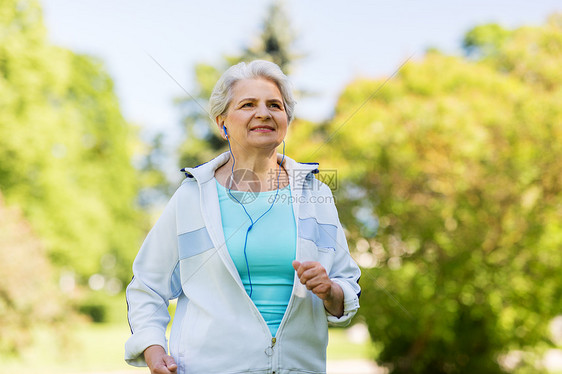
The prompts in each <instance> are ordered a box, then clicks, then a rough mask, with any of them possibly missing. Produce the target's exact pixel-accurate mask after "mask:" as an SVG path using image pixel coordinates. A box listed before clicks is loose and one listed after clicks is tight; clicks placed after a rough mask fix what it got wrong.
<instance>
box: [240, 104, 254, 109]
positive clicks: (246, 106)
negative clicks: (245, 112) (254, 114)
mask: <svg viewBox="0 0 562 374" xmlns="http://www.w3.org/2000/svg"><path fill="white" fill-rule="evenodd" d="M252 106H253V103H244V104H242V108H249V107H252Z"/></svg>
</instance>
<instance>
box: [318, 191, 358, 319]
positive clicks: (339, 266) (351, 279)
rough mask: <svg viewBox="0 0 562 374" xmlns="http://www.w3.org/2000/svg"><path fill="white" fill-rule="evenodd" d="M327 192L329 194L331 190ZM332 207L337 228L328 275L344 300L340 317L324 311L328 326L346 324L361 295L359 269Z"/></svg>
mask: <svg viewBox="0 0 562 374" xmlns="http://www.w3.org/2000/svg"><path fill="white" fill-rule="evenodd" d="M326 188H327V186H326ZM328 191H329V188H328ZM329 193H330V196H331V191H330V192H329ZM331 201H333V200H331ZM332 208H333V213H332V214H334V215H335V217H336V221H337V230H336V238H335V239H336V248H335V258H334V263H333V265H332V268H331V270H330V274H329V277H330V279H331V280H332V281H333V282H335V283H337V284H338V285H339V286H340V287H341V288H342V290H343V295H344V300H343V315H342V316H341V317H339V318H338V317H336V316H333V315H331V314H330V313H328V311H326V316H327V318H328V325H330V326H347V325H349V323H350V322H351V319H352V318H353V316H355V314H356V313H357V311H358V310H359V296H360V295H361V287H359V278H360V277H361V270H360V269H359V266H357V264H356V263H355V261H354V260H353V258H352V257H351V254H350V253H349V247H348V245H347V239H346V237H345V233H344V231H343V228H342V225H341V223H340V221H339V218H338V212H337V209H336V206H335V205H332Z"/></svg>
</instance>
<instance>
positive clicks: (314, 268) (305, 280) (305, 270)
mask: <svg viewBox="0 0 562 374" xmlns="http://www.w3.org/2000/svg"><path fill="white" fill-rule="evenodd" d="M293 268H294V269H295V271H296V272H297V276H298V278H299V280H300V282H301V283H302V284H304V285H305V286H306V288H307V289H309V290H310V291H312V292H313V293H314V294H315V295H316V296H318V297H319V298H321V299H323V300H325V299H327V298H328V297H330V295H331V289H332V280H331V279H330V277H329V276H328V274H327V273H326V269H324V267H323V266H322V265H321V264H320V263H319V262H316V261H305V262H298V261H293Z"/></svg>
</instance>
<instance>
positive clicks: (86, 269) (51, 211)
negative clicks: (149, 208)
mask: <svg viewBox="0 0 562 374" xmlns="http://www.w3.org/2000/svg"><path fill="white" fill-rule="evenodd" d="M0 30H1V32H0V189H1V190H2V192H3V194H4V196H5V200H6V202H7V203H8V204H10V205H17V206H19V207H21V209H22V211H23V213H24V215H25V218H26V219H27V220H28V221H29V222H30V224H31V225H32V227H33V229H34V231H35V232H36V234H37V235H38V236H39V237H40V238H41V240H42V242H43V243H44V245H45V248H46V251H47V253H48V255H49V258H50V259H51V260H52V262H53V263H54V264H55V265H56V267H57V268H58V269H62V268H64V269H66V271H69V272H74V273H75V274H76V276H77V278H78V281H79V283H84V282H85V281H86V280H87V279H88V277H90V276H91V275H92V274H94V273H102V274H103V275H104V276H106V277H107V279H113V280H114V282H113V284H114V285H115V284H117V283H118V282H124V281H127V280H128V279H130V264H131V262H132V259H133V257H134V255H135V253H136V251H137V249H138V244H139V241H140V238H141V235H142V231H143V225H144V223H145V221H144V216H143V214H141V213H140V212H139V210H138V209H137V202H136V199H137V193H138V189H139V187H140V185H139V177H138V173H137V171H136V170H135V169H134V168H133V166H132V165H131V158H132V150H133V147H134V146H135V144H136V143H137V142H138V138H137V134H136V130H135V129H134V128H133V127H132V126H130V125H129V124H128V123H126V121H125V120H124V119H123V117H122V115H121V113H120V109H119V104H118V101H117V98H116V96H115V93H114V88H113V82H112V80H111V78H110V77H109V75H108V74H107V73H106V71H105V69H104V67H103V64H102V63H101V62H100V61H99V60H97V59H95V58H93V57H90V56H85V55H80V54H75V53H73V52H71V51H68V50H65V49H63V48H59V47H55V46H52V45H50V44H49V43H48V41H47V40H46V30H45V27H44V26H43V23H42V15H41V8H40V6H39V4H38V3H37V2H36V1H32V0H25V1H15V0H9V1H3V2H2V3H1V5H0ZM2 250H3V251H4V250H7V249H5V248H2ZM104 258H105V260H103V259H104ZM108 259H109V260H108Z"/></svg>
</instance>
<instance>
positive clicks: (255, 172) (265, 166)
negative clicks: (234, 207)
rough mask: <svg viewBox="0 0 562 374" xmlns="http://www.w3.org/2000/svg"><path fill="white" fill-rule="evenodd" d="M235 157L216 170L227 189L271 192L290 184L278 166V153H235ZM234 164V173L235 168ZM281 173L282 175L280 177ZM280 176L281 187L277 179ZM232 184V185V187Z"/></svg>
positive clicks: (216, 174)
mask: <svg viewBox="0 0 562 374" xmlns="http://www.w3.org/2000/svg"><path fill="white" fill-rule="evenodd" d="M233 153H234V159H235V160H236V162H234V160H233V157H232V155H231V157H230V158H229V160H228V162H227V163H226V164H224V165H222V166H221V167H220V168H219V169H217V170H216V172H215V176H216V177H217V179H218V180H219V182H220V183H221V184H222V185H224V186H225V187H227V188H228V187H230V188H232V189H234V190H241V191H254V192H257V191H270V190H274V189H277V187H280V188H283V187H284V186H286V185H287V184H288V175H287V174H286V172H285V170H284V169H283V168H282V167H280V166H279V165H278V164H277V152H276V150H273V151H271V152H263V153H252V154H249V153H245V152H236V151H234V152H233ZM233 164H234V173H233V168H232V166H233ZM279 172H281V174H280V175H279ZM278 175H279V186H278V182H277V179H278V178H277V177H278ZM231 183H232V185H231Z"/></svg>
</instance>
